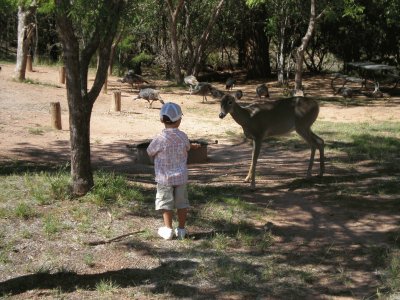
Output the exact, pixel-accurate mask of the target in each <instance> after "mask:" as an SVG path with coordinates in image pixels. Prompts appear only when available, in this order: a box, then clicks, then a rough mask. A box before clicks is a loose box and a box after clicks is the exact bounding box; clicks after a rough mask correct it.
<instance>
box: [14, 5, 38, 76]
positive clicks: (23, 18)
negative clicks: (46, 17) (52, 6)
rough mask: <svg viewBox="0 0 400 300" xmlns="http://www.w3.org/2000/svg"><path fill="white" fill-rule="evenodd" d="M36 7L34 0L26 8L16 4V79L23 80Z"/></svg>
mask: <svg viewBox="0 0 400 300" xmlns="http://www.w3.org/2000/svg"><path fill="white" fill-rule="evenodd" d="M36 8H37V7H36V2H35V1H33V2H32V5H31V6H29V7H28V8H25V7H24V6H22V5H20V6H18V46H17V63H16V66H15V78H16V79H18V80H25V72H26V63H27V59H28V52H29V47H30V46H31V44H32V40H33V37H34V35H35V27H36V25H35V23H34V22H32V20H33V19H34V15H35V13H36Z"/></svg>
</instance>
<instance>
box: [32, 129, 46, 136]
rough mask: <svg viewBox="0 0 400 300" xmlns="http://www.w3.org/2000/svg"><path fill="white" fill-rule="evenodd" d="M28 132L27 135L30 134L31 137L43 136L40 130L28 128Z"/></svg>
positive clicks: (42, 131)
mask: <svg viewBox="0 0 400 300" xmlns="http://www.w3.org/2000/svg"><path fill="white" fill-rule="evenodd" d="M28 132H29V134H32V135H43V134H44V130H43V129H41V128H29V129H28Z"/></svg>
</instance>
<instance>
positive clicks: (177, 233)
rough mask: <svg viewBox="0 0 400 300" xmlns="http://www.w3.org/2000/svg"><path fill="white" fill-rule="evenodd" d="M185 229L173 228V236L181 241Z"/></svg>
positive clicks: (184, 234)
mask: <svg viewBox="0 0 400 300" xmlns="http://www.w3.org/2000/svg"><path fill="white" fill-rule="evenodd" d="M186 233H187V232H186V229H185V228H183V229H182V228H175V236H176V237H177V238H178V240H183V239H184V238H185V236H186Z"/></svg>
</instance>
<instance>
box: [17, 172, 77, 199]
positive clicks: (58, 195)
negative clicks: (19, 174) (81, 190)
mask: <svg viewBox="0 0 400 300" xmlns="http://www.w3.org/2000/svg"><path fill="white" fill-rule="evenodd" d="M25 185H26V186H27V188H28V191H29V194H30V195H31V196H32V198H34V199H35V200H36V201H37V202H38V203H39V204H41V205H47V204H51V203H54V202H55V201H57V200H67V199H71V198H72V192H71V188H70V175H69V174H68V173H67V172H66V171H65V170H60V171H57V172H55V173H48V172H39V173H36V174H32V173H26V174H25Z"/></svg>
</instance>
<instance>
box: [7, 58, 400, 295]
mask: <svg viewBox="0 0 400 300" xmlns="http://www.w3.org/2000/svg"><path fill="white" fill-rule="evenodd" d="M13 70H14V65H8V64H6V65H2V70H1V71H0V162H1V161H19V160H26V161H32V162H35V163H39V162H43V163H48V162H58V163H66V162H68V160H69V128H68V108H67V102H66V90H65V86H64V85H63V84H60V83H59V77H58V69H57V68H56V67H48V66H34V72H28V73H27V78H29V79H30V80H32V81H33V83H32V84H29V83H19V82H16V81H14V80H13V79H12V75H13ZM150 81H151V83H153V84H156V85H157V86H159V87H161V96H162V98H163V99H164V101H174V102H176V103H179V104H180V105H181V106H182V110H183V113H184V117H183V121H182V125H181V129H182V130H183V131H185V132H186V133H187V134H188V136H189V138H191V139H204V140H206V141H208V142H209V143H210V145H209V146H208V156H209V162H208V163H206V164H197V165H190V174H191V180H192V181H193V182H197V183H204V184H220V185H224V184H235V185H240V186H244V185H245V183H243V182H242V180H243V178H244V177H245V175H246V171H247V169H248V165H249V160H250V155H251V147H250V146H249V144H248V143H243V142H242V139H241V132H242V131H241V128H240V127H239V126H238V125H237V124H236V123H235V122H234V121H233V120H232V118H231V117H230V116H228V117H226V118H225V119H223V120H221V119H219V118H218V114H219V103H218V101H216V100H215V99H213V98H212V97H211V96H210V97H208V101H207V102H206V103H202V99H201V97H200V96H196V95H191V96H190V95H189V93H188V91H187V90H185V89H172V88H165V85H166V83H165V82H161V81H154V80H150ZM38 82H40V84H36V83H38ZM258 84H259V82H246V83H242V82H240V81H239V82H238V85H237V86H236V87H235V88H234V90H237V89H241V90H242V91H243V92H244V94H245V96H244V99H243V100H244V101H245V102H247V103H249V102H251V101H254V100H255V99H256V97H255V87H256V86H257V85H258ZM214 85H215V86H217V87H218V88H219V89H221V90H223V89H224V85H223V84H222V83H219V84H214ZM268 85H269V88H270V94H271V98H273V99H274V98H278V97H280V96H282V92H283V91H282V89H280V88H277V87H276V85H275V84H274V82H268ZM304 86H305V91H306V94H307V96H311V97H320V96H322V97H325V98H326V99H325V101H324V103H323V104H321V109H320V115H319V118H318V120H321V121H331V122H364V121H371V120H377V121H383V120H386V121H398V116H400V105H399V103H400V98H399V97H398V96H397V97H387V98H384V99H379V101H375V100H373V99H368V98H366V97H364V96H359V97H356V98H358V99H357V101H360V102H362V103H363V101H365V105H348V106H346V105H343V103H342V102H340V101H341V100H340V101H339V100H338V96H337V95H334V94H333V91H332V89H331V87H330V77H329V76H318V77H309V78H308V77H306V78H305V80H304ZM115 90H121V91H122V110H121V112H113V111H111V103H112V91H115ZM136 94H137V90H134V91H132V90H131V88H130V87H129V86H128V85H125V84H121V83H119V82H117V77H114V76H111V77H109V79H108V92H107V93H102V94H101V95H100V96H99V98H98V100H97V101H96V103H95V105H94V108H93V114H92V121H91V145H92V161H93V165H94V166H95V167H96V168H97V167H101V168H108V169H110V170H114V171H115V172H122V173H126V174H134V175H137V174H147V175H149V174H152V169H151V167H150V166H143V165H140V164H137V163H136V162H135V156H134V153H133V152H132V150H131V149H129V148H128V147H126V146H127V145H132V144H136V143H139V142H141V141H143V140H146V139H151V138H152V137H153V136H154V135H156V134H157V133H159V132H160V131H161V130H162V128H163V126H162V124H161V123H160V122H159V119H158V116H159V109H160V103H159V102H154V103H153V108H152V109H149V108H147V106H148V103H147V102H146V101H145V100H136V101H132V98H133V97H134V96H135V95H136ZM330 99H331V100H332V102H330ZM51 102H60V104H61V108H62V117H61V118H62V130H55V129H52V128H51V125H50V124H51V122H50V113H49V108H50V103H51ZM318 120H317V122H318ZM215 141H218V143H215ZM308 156H309V153H308V150H307V149H304V150H301V151H295V152H291V151H278V150H276V149H275V150H274V149H272V150H271V149H268V147H267V146H264V149H263V152H262V154H261V157H260V160H259V168H258V171H257V172H258V173H259V174H260V175H261V176H259V178H258V182H257V184H258V185H259V186H262V187H263V189H262V190H260V191H258V192H256V193H254V194H252V195H249V196H248V197H249V201H252V202H257V201H258V202H260V201H269V200H271V199H274V201H273V204H271V207H272V208H273V209H274V210H276V212H277V214H276V216H275V218H274V219H273V220H272V223H273V224H274V226H275V228H277V232H278V233H279V232H280V233H281V236H282V238H281V240H280V242H279V245H280V247H282V249H283V251H288V252H292V253H293V255H299V256H301V255H304V256H303V257H302V258H300V259H303V260H304V259H307V255H308V253H310V252H312V251H313V249H315V248H318V247H319V246H320V245H332V246H331V250H332V251H333V250H335V249H336V248H335V247H338V248H337V251H340V250H338V249H342V250H343V249H345V251H348V253H349V255H354V260H355V261H354V264H356V265H358V264H360V265H361V264H362V263H363V262H362V261H357V251H359V248H358V247H359V245H360V244H363V243H368V242H373V243H374V244H379V243H384V242H385V241H386V236H385V235H384V234H383V233H385V232H389V231H391V230H393V229H394V228H397V225H398V222H399V221H400V217H399V214H397V213H393V214H392V215H390V214H388V213H385V214H379V213H377V212H374V211H371V212H370V213H368V214H363V216H362V217H361V216H360V217H359V218H357V219H354V220H350V221H349V219H348V215H347V214H346V212H343V211H336V212H332V211H331V209H332V207H331V208H330V209H328V208H327V207H325V206H324V204H323V203H322V202H320V201H317V200H318V199H317V200H316V197H315V195H313V193H312V190H310V191H308V193H298V192H297V191H296V190H290V189H288V186H289V185H288V183H290V182H292V181H293V180H295V179H298V178H302V176H303V175H304V174H305V171H306V164H307V161H308ZM316 166H318V162H317V163H316ZM367 171H368V170H367ZM316 172H317V170H316V169H314V173H316ZM335 172H337V169H335V168H331V164H330V160H329V157H328V158H327V166H326V175H327V176H333V175H337V174H335ZM144 182H145V183H148V184H153V183H152V181H151V180H147V181H146V180H144ZM268 199H269V200H268ZM271 203H272V202H271ZM154 226H156V225H154ZM294 227H295V228H297V229H296V231H294V230H293V231H290V230H289V228H294ZM285 229H288V230H285ZM333 240H334V242H333ZM109 258H110V260H109V261H108V262H109V264H112V258H111V257H109ZM114 263H115V262H114ZM104 264H105V265H104V269H107V270H110V269H113V267H115V265H114V266H111V265H107V259H105V260H104ZM119 264H120V265H119V266H118V268H122V267H124V266H123V261H122V262H119ZM352 276H353V279H354V283H353V286H352V287H351V289H352V293H353V296H349V297H347V296H343V297H341V296H340V295H339V296H337V297H335V298H337V299H360V298H363V296H364V295H365V294H363V293H364V292H365V290H366V289H369V287H370V286H376V285H377V278H376V276H375V275H374V274H373V271H371V270H366V269H363V268H362V267H359V268H354V270H353V272H352ZM2 279H5V278H2ZM325 284H326V286H328V285H329V284H330V283H329V282H328V280H327V282H326V283H325ZM321 286H323V283H321ZM329 288H330V289H334V288H335V287H334V286H330V287H329ZM228 298H229V297H228ZM328 298H329V299H331V298H330V297H327V298H326V299H328ZM332 298H333V297H332Z"/></svg>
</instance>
